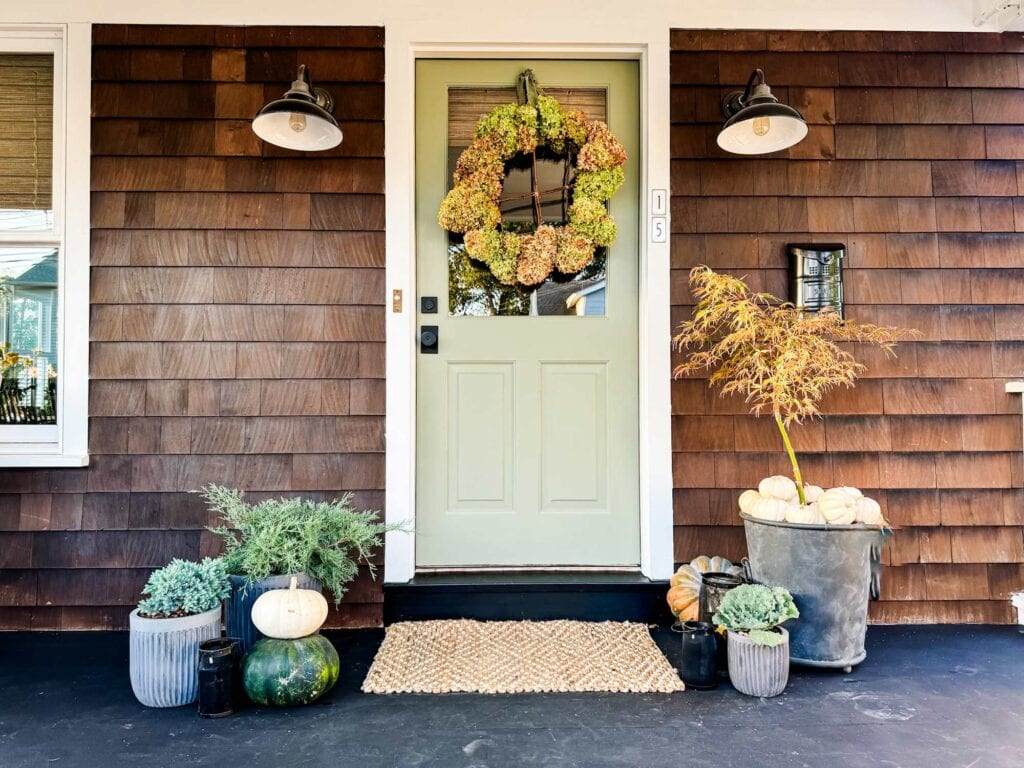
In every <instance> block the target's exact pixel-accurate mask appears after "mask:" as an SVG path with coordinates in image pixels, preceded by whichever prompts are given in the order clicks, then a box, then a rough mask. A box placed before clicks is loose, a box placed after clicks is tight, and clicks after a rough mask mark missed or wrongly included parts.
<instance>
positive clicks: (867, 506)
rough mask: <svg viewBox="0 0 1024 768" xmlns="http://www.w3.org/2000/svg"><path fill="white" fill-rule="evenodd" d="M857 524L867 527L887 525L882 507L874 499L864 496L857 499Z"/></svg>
mask: <svg viewBox="0 0 1024 768" xmlns="http://www.w3.org/2000/svg"><path fill="white" fill-rule="evenodd" d="M857 522H858V523H864V524H865V525H880V526H881V525H885V524H886V522H885V516H884V515H883V514H882V507H881V506H880V505H879V503H878V502H877V501H875V500H874V499H869V498H868V497H867V496H862V497H861V498H859V499H857Z"/></svg>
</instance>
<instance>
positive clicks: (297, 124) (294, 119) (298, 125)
mask: <svg viewBox="0 0 1024 768" xmlns="http://www.w3.org/2000/svg"><path fill="white" fill-rule="evenodd" d="M288 127H289V128H291V129H292V130H293V131H295V133H302V132H303V131H304V130H306V116H305V115H304V114H302V113H301V112H292V113H291V114H289V115H288Z"/></svg>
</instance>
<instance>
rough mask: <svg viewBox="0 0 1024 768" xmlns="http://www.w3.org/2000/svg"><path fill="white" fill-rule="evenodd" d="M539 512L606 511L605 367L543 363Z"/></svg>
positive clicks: (583, 364)
mask: <svg viewBox="0 0 1024 768" xmlns="http://www.w3.org/2000/svg"><path fill="white" fill-rule="evenodd" d="M541 403H542V404H541V427H540V428H541V434H542V440H541V454H540V457H541V466H540V473H541V478H542V481H541V483H542V484H541V511H542V512H568V511H574V512H590V513H594V512H599V513H604V512H607V506H608V505H607V500H608V495H607V487H608V483H607V480H608V478H607V457H608V431H607V418H606V408H607V404H608V397H607V377H606V366H605V365H604V364H603V363H541Z"/></svg>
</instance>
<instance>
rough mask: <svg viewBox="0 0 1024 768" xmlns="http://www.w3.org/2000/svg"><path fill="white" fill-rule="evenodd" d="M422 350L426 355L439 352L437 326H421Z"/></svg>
mask: <svg viewBox="0 0 1024 768" xmlns="http://www.w3.org/2000/svg"><path fill="white" fill-rule="evenodd" d="M420 352H422V353H423V354H425V355H436V354H437V326H436V325H422V326H420Z"/></svg>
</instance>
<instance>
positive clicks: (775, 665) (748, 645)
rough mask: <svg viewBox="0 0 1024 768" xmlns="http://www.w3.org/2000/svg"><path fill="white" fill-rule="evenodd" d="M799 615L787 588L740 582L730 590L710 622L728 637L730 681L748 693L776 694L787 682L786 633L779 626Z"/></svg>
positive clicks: (787, 648)
mask: <svg viewBox="0 0 1024 768" xmlns="http://www.w3.org/2000/svg"><path fill="white" fill-rule="evenodd" d="M799 615H800V612H799V611H798V610H797V608H796V604H795V603H794V602H793V596H792V595H790V594H789V590H787V589H785V588H783V587H766V586H764V585H763V584H741V585H740V586H738V587H736V588H735V589H731V590H729V592H727V593H726V595H725V597H723V598H722V603H721V604H720V605H719V606H718V611H717V612H716V613H715V615H714V616H713V617H712V621H714V622H715V624H716V625H718V626H720V627H724V628H725V630H726V632H727V633H728V635H727V636H728V640H729V680H730V682H731V683H732V684H733V687H734V688H736V690H737V691H739V692H740V693H745V694H747V695H748V696H764V697H768V696H778V695H779V694H780V693H782V692H783V691H784V690H785V689H786V683H787V682H789V633H788V632H787V631H786V630H785V629H783V628H782V627H781V626H780V625H781V624H782V623H783V622H784V621H788V620H789V619H795V618H797V617H798V616H799Z"/></svg>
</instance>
